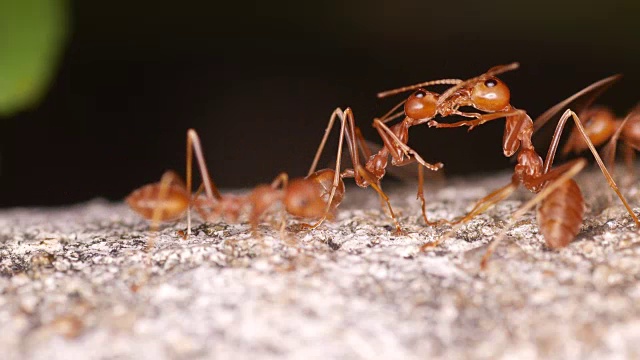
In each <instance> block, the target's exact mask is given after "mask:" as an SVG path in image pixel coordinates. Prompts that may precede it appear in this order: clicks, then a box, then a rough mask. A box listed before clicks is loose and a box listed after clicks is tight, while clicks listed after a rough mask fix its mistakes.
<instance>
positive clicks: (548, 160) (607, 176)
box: [543, 109, 640, 227]
mask: <svg viewBox="0 0 640 360" xmlns="http://www.w3.org/2000/svg"><path fill="white" fill-rule="evenodd" d="M569 118H572V119H573V122H574V123H575V124H576V129H578V131H579V132H580V135H582V138H583V139H584V141H585V142H586V143H587V145H588V146H589V150H591V153H592V154H593V157H594V158H595V159H596V163H598V166H599V167H600V170H601V171H602V174H603V175H604V177H605V179H607V182H608V183H609V187H611V189H613V191H614V192H615V193H616V195H618V198H620V201H622V204H624V207H625V208H626V209H627V212H628V213H629V215H630V216H631V218H633V221H634V222H635V223H636V226H637V227H640V220H638V217H637V216H636V214H635V213H634V212H633V210H632V209H631V206H630V205H629V203H628V202H627V199H626V198H625V197H624V196H623V195H622V193H621V192H620V189H618V185H616V182H615V181H614V180H613V177H612V176H611V174H610V173H609V171H608V170H607V167H606V166H605V165H604V163H603V162H602V159H601V158H600V155H598V152H597V151H596V148H595V147H594V146H593V143H592V142H591V139H589V135H587V132H586V131H585V129H584V126H583V125H582V122H581V121H580V118H579V117H578V115H577V114H576V113H575V112H573V111H572V110H571V109H567V111H565V112H564V114H562V117H561V118H560V121H559V122H558V125H557V126H556V131H555V133H554V135H553V140H552V141H551V146H550V147H549V152H548V153H547V158H546V159H545V163H544V170H543V171H544V173H547V172H549V169H550V167H551V164H552V163H553V158H554V156H555V153H556V150H557V148H558V142H559V141H560V134H561V133H562V129H563V128H564V125H565V123H566V122H567V120H569Z"/></svg>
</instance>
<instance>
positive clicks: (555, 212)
mask: <svg viewBox="0 0 640 360" xmlns="http://www.w3.org/2000/svg"><path fill="white" fill-rule="evenodd" d="M537 215H538V216H537V217H538V226H539V228H540V232H541V233H542V235H543V236H544V239H545V241H546V243H547V246H549V247H550V248H552V249H558V248H563V247H565V246H567V245H569V243H570V242H571V241H573V239H574V238H575V237H576V235H578V232H580V224H582V218H583V216H584V199H583V197H582V192H581V191H580V188H579V187H578V184H577V183H576V182H575V181H574V180H573V179H569V180H567V181H565V182H564V183H563V184H561V185H559V187H558V188H557V189H556V190H554V191H553V192H552V193H551V194H549V195H548V196H547V197H546V198H545V199H544V200H542V202H541V203H540V205H539V206H538V214H537Z"/></svg>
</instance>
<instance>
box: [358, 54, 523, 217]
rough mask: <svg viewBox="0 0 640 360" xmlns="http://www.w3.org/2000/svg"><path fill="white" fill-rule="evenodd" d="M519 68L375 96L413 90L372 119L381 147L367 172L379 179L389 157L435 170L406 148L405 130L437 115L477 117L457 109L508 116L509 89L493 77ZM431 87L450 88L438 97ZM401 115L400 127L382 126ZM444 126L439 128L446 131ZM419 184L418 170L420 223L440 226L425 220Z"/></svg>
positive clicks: (421, 178)
mask: <svg viewBox="0 0 640 360" xmlns="http://www.w3.org/2000/svg"><path fill="white" fill-rule="evenodd" d="M519 66H520V65H519V63H517V62H515V63H511V64H507V65H499V66H495V67H493V68H491V69H489V70H488V71H487V72H486V73H484V74H482V75H480V76H478V77H475V78H473V79H470V80H467V81H463V80H460V79H440V80H432V81H427V82H423V83H419V84H415V85H410V86H404V87H401V88H397V89H393V90H388V91H384V92H380V93H378V97H379V98H383V97H387V96H391V95H396V94H399V93H402V92H406V91H410V90H416V91H415V92H414V93H413V94H411V95H410V96H409V97H408V98H407V99H406V100H403V101H401V102H400V103H398V104H397V105H396V106H394V107H393V108H392V109H391V110H390V111H388V112H387V113H386V114H385V115H384V116H382V117H381V118H376V119H374V121H373V127H374V128H375V129H376V130H377V131H378V133H379V134H380V138H381V139H382V141H383V143H384V147H383V148H382V149H381V150H380V151H379V152H378V153H377V154H375V155H374V156H373V157H371V158H370V159H369V161H368V162H367V165H366V168H367V170H369V171H370V172H371V173H372V174H373V175H374V176H376V177H377V178H378V179H380V178H381V177H382V176H384V171H385V170H384V169H385V167H386V165H387V159H388V156H389V154H391V155H392V164H393V165H395V166H402V165H406V164H408V163H410V162H413V161H418V162H419V163H420V164H422V165H423V166H425V167H427V168H429V169H431V170H437V169H433V168H432V167H430V166H429V164H424V163H423V161H422V159H421V158H420V156H419V155H418V154H417V153H416V151H414V150H413V149H411V148H410V147H409V146H408V145H407V142H408V140H409V128H410V127H412V126H416V125H420V124H424V123H427V124H428V125H429V126H435V125H436V124H438V123H437V122H435V121H434V120H433V119H434V118H435V117H436V116H437V115H440V116H442V117H446V116H452V115H459V116H464V117H471V118H478V117H479V116H480V114H476V113H465V112H462V111H460V110H459V108H460V107H461V106H473V107H475V108H476V109H479V110H482V111H486V112H493V113H495V114H494V115H493V116H495V117H496V118H499V117H502V116H505V115H508V113H506V112H505V111H508V110H507V109H505V107H506V106H507V105H508V104H509V88H508V87H506V85H504V84H502V83H500V82H499V81H498V80H497V78H495V75H498V74H501V73H504V72H507V71H511V70H515V69H517V68H518V67H519ZM471 82H473V84H474V86H469V87H466V86H465V85H467V84H470V83H471ZM432 85H454V86H453V87H451V88H449V89H448V90H446V91H445V92H444V93H443V94H442V95H440V94H438V93H436V92H432V91H427V90H426V89H425V88H426V87H427V86H432ZM496 94H499V97H498V98H496ZM403 105H404V109H403V111H400V112H398V113H396V114H394V112H395V111H396V110H397V109H398V108H399V107H400V106H403ZM402 115H404V116H405V117H404V119H403V120H402V121H401V122H400V123H398V124H395V125H393V126H391V127H389V126H387V125H386V124H387V123H388V122H390V121H392V120H394V119H396V118H398V117H400V116H402ZM486 121H488V120H486ZM447 125H448V124H442V125H441V127H448V126H447ZM411 155H413V158H411ZM405 156H406V158H405ZM435 166H439V168H441V167H442V164H440V163H438V164H436V165H435ZM423 184H424V175H423V169H422V167H420V166H419V172H418V196H417V197H418V199H420V201H421V204H422V218H423V220H424V222H425V223H426V224H427V225H429V226H433V225H438V224H440V223H443V222H444V223H448V221H445V220H439V221H435V222H432V221H429V219H428V218H427V214H426V210H425V200H424V194H423V190H422V189H423Z"/></svg>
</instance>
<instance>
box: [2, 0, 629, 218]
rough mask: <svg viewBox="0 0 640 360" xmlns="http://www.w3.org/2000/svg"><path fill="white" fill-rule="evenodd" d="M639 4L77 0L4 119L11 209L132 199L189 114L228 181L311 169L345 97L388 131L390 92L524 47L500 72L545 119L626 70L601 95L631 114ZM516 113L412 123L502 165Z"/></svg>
mask: <svg viewBox="0 0 640 360" xmlns="http://www.w3.org/2000/svg"><path fill="white" fill-rule="evenodd" d="M637 3H638V2H637V1H633V0H629V1H608V2H603V1H593V0H584V1H579V2H560V1H535V2H515V1H501V2H494V3H491V2H486V1H468V2H460V1H449V2H442V1H440V2H434V1H417V0H415V1H383V0H369V1H335V0H334V1H316V2H306V1H298V2H296V3H280V2H274V1H263V2H258V3H252V2H244V1H236V2H225V3H220V2H213V1H200V2H193V1H180V2H136V1H121V0H120V1H73V2H72V19H73V24H72V36H71V39H70V41H69V43H68V46H67V49H66V51H65V55H64V59H63V61H62V65H61V68H60V71H59V74H58V76H57V78H56V80H55V83H54V84H53V85H52V88H51V90H50V92H49V94H48V95H47V97H46V98H45V99H44V101H43V103H42V104H41V105H40V106H39V107H38V108H36V109H34V110H32V111H28V112H23V113H21V114H19V115H17V116H15V117H12V118H5V119H0V189H1V190H0V206H17V205H36V204H44V205H58V204H69V203H74V202H78V201H83V200H88V199H91V198H94V197H98V196H101V197H107V198H109V199H121V198H122V197H124V196H125V195H126V194H127V193H128V192H129V191H131V190H132V189H134V188H136V187H138V186H140V185H142V184H144V183H148V182H152V181H157V180H158V179H159V177H160V175H161V174H162V172H163V171H164V170H165V169H171V168H173V169H176V170H178V171H179V172H180V173H184V152H185V149H184V147H185V132H186V129H187V128H189V127H195V128H196V129H197V130H198V131H199V133H200V135H201V137H202V140H203V145H204V147H205V151H206V155H207V160H208V163H209V167H210V170H211V172H212V174H213V176H214V179H215V180H216V181H217V182H218V184H219V185H220V186H221V187H225V188H231V187H246V186H252V185H255V184H257V183H260V182H265V181H269V180H271V179H272V178H273V177H274V176H275V175H276V174H277V173H278V172H280V171H287V172H289V173H290V174H291V175H292V176H301V175H304V174H305V173H306V170H307V167H308V166H309V164H310V162H311V160H312V157H313V154H314V152H315V148H316V146H317V144H318V142H319V140H320V138H321V136H322V133H323V130H324V128H325V126H326V122H327V120H328V117H329V115H330V113H331V111H332V110H333V109H334V108H335V107H337V106H341V107H346V106H351V107H352V108H353V109H354V111H355V115H356V121H357V123H358V124H359V125H360V126H361V127H362V128H363V130H364V134H365V137H367V138H368V139H370V140H373V141H377V139H378V136H377V134H376V133H375V131H373V130H372V129H371V127H370V124H371V120H372V118H373V117H374V116H376V115H381V114H382V113H384V112H385V111H386V110H387V109H388V108H389V107H390V106H392V105H393V104H395V103H396V102H397V101H399V100H400V99H401V97H395V98H392V99H387V100H384V101H379V100H377V99H376V97H375V94H376V93H377V92H378V91H380V90H385V89H388V88H393V87H397V86H400V85H407V84H411V83H415V82H419V81H424V80H429V79H436V78H443V77H460V78H467V77H471V76H475V75H478V74H480V73H482V72H484V71H485V70H486V69H488V68H489V67H492V66H494V65H497V64H503V63H509V62H512V61H519V62H520V63H521V68H520V69H519V70H517V71H514V72H511V73H508V74H504V75H502V76H501V77H502V79H504V80H505V81H506V82H507V83H508V84H509V86H510V88H511V91H512V103H513V104H514V105H515V106H516V107H519V108H523V109H526V110H527V111H528V112H529V113H531V114H532V115H534V116H535V115H538V114H540V113H541V112H542V111H544V110H545V109H546V108H547V107H549V106H551V105H553V104H554V103H556V102H558V101H559V100H561V99H563V98H565V97H567V96H569V95H570V94H572V93H574V92H575V91H577V90H579V89H580V88H582V87H584V86H586V85H587V84H589V83H591V82H594V81H596V80H598V79H600V78H603V77H605V76H608V75H611V74H613V73H619V72H620V73H624V75H625V77H624V78H623V81H622V82H621V83H619V84H617V85H616V86H615V87H613V88H612V89H611V90H609V91H608V92H607V94H605V96H603V97H602V98H601V101H602V102H604V103H606V104H608V105H610V106H612V107H613V108H614V109H616V111H617V112H618V113H619V114H620V115H623V114H624V112H625V111H627V110H628V109H630V108H631V106H633V105H634V104H635V102H636V101H638V91H637V89H638V84H640V69H639V68H638V65H639V64H640V47H639V45H640V26H639V25H638V21H637V16H638V14H639V13H640V8H639V6H638V5H636V4H637ZM503 126H504V122H501V121H496V122H495V123H490V124H487V125H485V126H483V127H481V128H478V129H476V130H474V131H473V132H472V133H470V134H467V133H466V130H464V129H455V130H449V129H444V130H434V129H428V128H427V127H426V126H425V127H422V128H413V129H411V133H410V135H411V141H410V144H411V145H412V146H414V147H415V148H416V150H418V151H419V152H420V153H421V154H422V155H423V157H424V158H425V159H426V160H427V161H432V162H435V161H443V162H444V163H445V165H446V171H447V174H466V173H472V172H489V171H494V170H496V169H504V168H509V167H510V166H512V165H511V164H510V163H509V161H508V160H507V159H505V158H504V157H503V156H502V152H501V137H502V129H503ZM334 151H335V147H330V153H331V154H333V153H334ZM540 152H541V153H542V151H540ZM327 161H328V160H327Z"/></svg>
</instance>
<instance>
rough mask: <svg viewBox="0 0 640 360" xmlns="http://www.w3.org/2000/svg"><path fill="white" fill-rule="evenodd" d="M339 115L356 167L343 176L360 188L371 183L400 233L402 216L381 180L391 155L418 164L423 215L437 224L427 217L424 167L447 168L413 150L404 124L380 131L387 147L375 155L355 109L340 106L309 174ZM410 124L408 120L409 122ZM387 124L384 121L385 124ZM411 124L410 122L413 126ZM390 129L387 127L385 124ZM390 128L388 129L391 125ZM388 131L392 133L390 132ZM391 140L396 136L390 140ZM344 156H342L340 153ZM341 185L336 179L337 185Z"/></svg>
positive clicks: (398, 163)
mask: <svg viewBox="0 0 640 360" xmlns="http://www.w3.org/2000/svg"><path fill="white" fill-rule="evenodd" d="M336 118H340V120H341V121H342V129H343V131H341V134H340V145H339V146H342V145H341V144H342V141H343V138H346V140H347V148H348V149H349V154H350V156H351V162H352V165H353V167H352V168H351V169H345V170H344V171H343V172H342V173H341V174H340V178H354V180H355V182H356V184H357V185H358V186H360V187H363V188H366V187H369V186H371V187H372V188H373V189H374V190H375V191H376V192H377V193H378V195H379V196H380V198H381V200H382V201H383V202H384V203H385V204H386V206H387V209H388V210H389V214H390V216H391V218H392V219H393V221H394V224H395V226H396V233H398V234H402V233H403V231H402V228H401V226H400V223H399V221H398V219H397V218H396V215H395V213H394V212H393V208H392V207H391V203H390V202H389V197H388V196H387V195H386V194H385V193H384V191H382V188H381V186H380V180H381V179H382V178H383V177H384V175H385V172H386V167H387V165H388V160H389V156H391V158H392V160H391V163H392V165H394V166H404V165H408V164H411V163H415V162H417V163H418V180H419V187H418V198H419V199H420V200H421V201H422V209H423V216H424V219H425V221H426V222H427V224H429V225H434V224H435V223H431V222H429V221H428V220H427V217H426V215H425V213H424V206H425V201H424V193H423V189H422V188H423V186H422V184H423V182H424V174H423V170H424V169H423V167H424V168H427V169H429V170H432V171H438V170H439V169H441V168H442V167H443V164H442V163H436V164H430V163H427V162H426V161H424V159H422V157H420V155H419V154H418V153H417V152H415V151H414V150H413V149H411V148H409V147H408V146H407V145H406V141H407V138H408V126H405V125H401V126H400V127H393V128H392V129H391V130H388V132H382V131H380V136H381V138H382V140H383V143H384V145H383V147H382V149H381V150H380V151H378V153H376V154H372V151H371V149H370V148H369V145H368V144H367V142H366V141H365V139H364V137H363V136H362V133H361V131H360V128H358V127H357V126H356V125H355V119H354V115H353V111H352V110H351V108H347V109H346V110H344V111H342V109H340V108H337V109H336V110H334V112H333V114H332V116H331V118H330V120H329V124H328V126H327V128H326V130H325V134H324V137H323V138H322V141H321V143H320V146H319V147H318V150H317V152H316V156H315V158H314V161H313V163H312V165H311V168H310V169H309V173H312V172H313V171H314V170H315V167H316V165H317V163H318V160H319V158H320V155H321V153H322V151H323V149H324V145H325V143H326V141H327V138H328V136H329V134H330V131H331V128H332V127H333V123H334V122H335V119H336ZM405 124H406V123H405ZM383 125H384V124H383ZM345 126H346V128H347V131H346V132H344V128H345ZM409 126H410V125H409ZM385 128H386V126H385ZM387 129H388V128H387ZM387 134H388V135H387ZM390 139H393V141H392V140H390ZM339 156H340V155H339ZM361 156H363V157H364V158H365V159H366V160H365V162H364V166H363V165H362V163H361V161H362V159H361ZM336 185H337V183H336V182H334V184H333V186H334V187H335V186H336ZM323 220H324V219H320V221H318V222H317V223H316V224H314V225H310V226H309V227H311V228H315V227H317V226H318V225H320V224H321V223H322V221H323Z"/></svg>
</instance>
